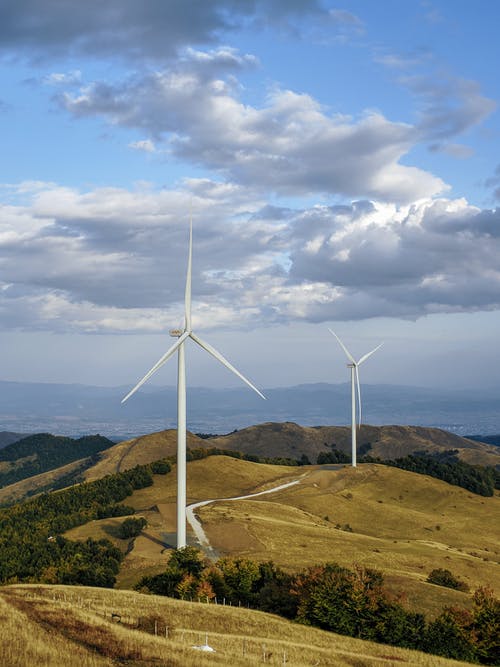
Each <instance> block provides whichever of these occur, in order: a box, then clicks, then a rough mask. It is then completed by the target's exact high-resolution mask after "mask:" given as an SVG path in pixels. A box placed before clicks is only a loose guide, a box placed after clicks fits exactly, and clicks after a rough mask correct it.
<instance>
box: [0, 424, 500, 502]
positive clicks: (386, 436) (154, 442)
mask: <svg viewBox="0 0 500 667" xmlns="http://www.w3.org/2000/svg"><path fill="white" fill-rule="evenodd" d="M50 437H51V438H54V443H55V445H56V446H57V444H58V443H59V439H57V438H56V437H55V436H50ZM26 440H27V441H28V443H29V442H30V440H29V439H26ZM63 440H65V441H66V440H71V439H69V438H68V439H63ZM77 442H79V441H72V443H73V444H70V447H69V450H70V452H71V456H72V458H70V459H68V460H65V463H64V467H61V468H59V469H57V468H56V467H55V465H56V464H55V463H52V464H50V465H49V464H48V463H47V461H45V463H43V467H44V469H45V470H47V472H49V473H50V474H48V475H44V474H43V473H42V472H41V470H40V467H39V466H40V461H39V460H38V459H39V454H36V455H35V451H36V448H34V447H32V448H31V450H29V449H28V450H26V453H25V455H24V458H19V457H17V460H12V461H9V462H2V461H1V459H0V482H1V480H2V475H1V473H2V470H3V472H4V473H8V474H9V475H13V474H14V475H17V476H18V479H20V480H22V479H25V478H28V477H30V481H29V482H26V483H21V484H19V483H16V482H15V481H14V480H15V478H12V477H11V478H10V479H11V481H12V482H13V483H10V484H7V482H8V481H9V478H4V485H5V486H4V488H0V505H2V504H5V503H9V502H15V501H19V500H22V499H23V498H24V497H26V493H27V492H29V494H34V493H37V489H38V490H39V491H46V490H50V489H51V488H54V489H55V488H60V487H61V486H64V485H68V484H71V483H72V478H71V470H76V472H75V477H74V478H73V481H76V479H77V476H82V477H83V479H85V480H87V481H90V480H93V479H99V478H100V477H103V476H104V475H108V474H113V473H115V472H119V471H123V470H127V469H129V468H133V467H134V466H136V465H142V464H146V463H150V462H152V461H155V460H158V459H160V458H162V457H164V456H171V455H174V454H175V452H176V446H177V445H176V442H177V432H176V430H175V429H169V430H165V431H159V432H157V433H151V434H148V435H144V436H141V437H139V438H133V439H131V440H126V441H123V442H120V443H118V444H115V445H113V443H111V442H110V441H107V442H106V443H104V445H106V447H104V448H103V449H102V450H101V451H100V452H97V453H96V454H95V455H94V459H93V460H90V459H88V460H81V461H78V459H79V458H80V457H82V456H84V454H83V453H82V452H81V451H80V454H78V451H77V448H76V447H75V444H74V443H77ZM18 444H19V443H16V445H13V447H16V446H17V445H18ZM333 445H335V448H336V449H338V450H340V451H342V452H345V453H346V454H350V448H351V434H350V429H349V428H348V427H341V426H317V427H310V426H299V425H298V424H294V423H292V422H284V423H275V422H268V423H265V424H259V425H256V426H251V427H248V428H245V429H242V430H240V431H235V432H233V433H230V434H228V435H224V436H217V437H212V438H209V439H202V438H199V437H198V436H196V435H194V434H192V433H188V447H189V448H197V447H218V448H220V449H227V450H233V451H240V452H242V453H244V454H253V455H257V456H261V457H284V458H292V459H299V458H300V457H301V456H302V455H303V454H305V455H306V456H307V457H308V458H309V460H310V461H311V463H315V462H316V460H317V457H318V454H320V453H324V452H329V451H331V450H332V446H333ZM358 445H359V449H360V452H361V453H368V454H370V456H372V457H379V458H381V459H393V458H397V457H403V456H407V455H408V454H411V453H413V452H419V451H427V452H431V453H436V452H443V451H448V450H450V449H453V450H456V451H457V452H458V457H459V459H461V460H462V461H464V462H466V463H469V464H472V465H488V466H499V465H500V448H498V447H495V446H494V445H490V444H485V443H480V442H476V441H473V440H468V439H467V438H461V437H459V436H457V435H454V434H453V433H449V432H447V431H442V430H440V429H434V428H424V427H417V426H367V425H363V426H362V427H361V429H360V432H359V434H358ZM7 449H8V448H7ZM66 449H67V448H66ZM86 456H87V457H88V454H86ZM70 461H71V462H74V466H73V468H71V467H70V468H67V467H66V465H67V463H68V462H70ZM60 465H61V464H60ZM9 471H10V472H9Z"/></svg>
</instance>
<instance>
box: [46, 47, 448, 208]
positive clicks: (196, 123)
mask: <svg viewBox="0 0 500 667" xmlns="http://www.w3.org/2000/svg"><path fill="white" fill-rule="evenodd" d="M249 65H253V61H252V60H251V59H250V58H249V57H247V56H240V55H239V54H237V53H236V52H235V51H233V50H230V51H228V50H227V49H219V50H216V51H213V52H210V53H208V54H205V55H202V54H200V53H199V52H191V53H189V54H186V56H185V59H184V60H183V62H182V63H179V64H178V66H177V67H176V68H171V69H166V70H161V71H158V70H157V71H154V72H149V73H147V74H143V75H140V76H139V75H137V76H135V77H133V78H129V79H127V80H124V81H120V82H118V83H108V82H104V81H97V82H94V83H92V84H89V85H87V86H84V87H82V88H81V90H80V91H79V92H78V93H76V94H70V93H66V94H64V95H63V96H61V97H60V98H59V100H60V104H61V105H62V106H64V108H65V109H66V110H67V111H69V112H70V113H71V114H73V115H74V116H76V117H87V116H98V117H102V118H104V119H106V120H107V122H108V123H110V124H112V125H114V126H123V127H129V128H135V129H140V130H141V131H142V132H147V133H148V134H149V136H150V138H151V139H152V140H153V141H155V142H156V143H160V142H162V141H163V142H165V144H166V146H167V147H168V150H169V151H170V152H171V153H172V154H173V155H175V156H176V157H178V158H181V159H183V160H188V161H190V162H192V163H194V164H198V165H202V166H204V167H206V168H209V169H214V170H216V171H217V172H218V173H219V174H220V175H221V176H222V177H224V178H226V179H227V180H228V181H230V182H238V183H240V184H243V185H247V186H249V187H252V188H265V189H266V190H272V191H275V192H277V193H281V194H293V195H294V196H297V195H303V194H309V193H311V192H323V193H328V194H333V193H337V194H343V195H347V196H349V197H373V198H377V199H388V200H394V201H400V202H405V201H412V200H415V199H418V198H421V197H428V196H432V195H435V194H438V193H440V192H442V191H443V190H445V189H446V188H447V186H446V184H445V183H444V182H443V181H442V180H441V179H439V178H437V177H435V176H433V175H432V174H430V173H428V172H426V171H424V170H422V169H418V168H416V167H411V166H405V165H402V164H400V159H401V158H402V157H403V156H405V155H406V154H407V153H408V151H409V150H410V149H411V148H412V146H413V145H414V143H415V141H416V140H417V136H418V134H417V133H416V130H415V128H414V127H412V126H410V125H407V124H404V123H394V122H391V121H389V120H387V119H386V118H385V117H384V116H383V115H381V114H380V113H375V112H367V113H366V114H364V115H362V116H361V117H359V118H357V119H353V118H350V117H345V116H340V115H332V114H328V113H327V112H326V110H324V109H323V108H322V107H321V106H320V104H319V103H318V102H317V101H316V100H314V99H313V98H312V97H310V96H309V95H305V94H297V93H294V92H292V91H290V90H281V89H275V90H273V91H272V92H271V93H270V94H269V95H268V98H267V100H266V101H265V103H264V104H263V105H262V106H261V107H260V108H259V107H256V106H251V105H249V104H244V103H243V102H242V101H241V100H240V99H239V92H240V91H239V86H238V85H237V81H236V80H235V78H234V76H225V77H224V72H225V71H226V73H227V68H231V69H232V70H235V69H237V68H244V67H247V66H249ZM214 71H217V72H218V74H219V77H218V78H214V76H213V74H214Z"/></svg>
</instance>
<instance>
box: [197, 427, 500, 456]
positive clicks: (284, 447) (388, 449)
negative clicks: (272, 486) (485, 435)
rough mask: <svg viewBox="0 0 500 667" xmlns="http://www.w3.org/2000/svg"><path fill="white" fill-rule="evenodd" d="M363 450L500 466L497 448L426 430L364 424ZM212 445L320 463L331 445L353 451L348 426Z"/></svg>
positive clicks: (238, 436) (251, 435)
mask: <svg viewBox="0 0 500 667" xmlns="http://www.w3.org/2000/svg"><path fill="white" fill-rule="evenodd" d="M357 441H358V447H359V449H360V451H361V452H362V453H369V454H370V456H373V457H379V458H381V459H394V458H399V457H403V456H407V455H408V454H412V453H414V452H418V451H427V452H442V451H446V450H450V449H456V450H458V456H459V458H460V459H461V460H463V461H465V462H466V463H471V464H474V465H499V464H500V452H499V450H498V448H497V447H495V446H493V445H487V444H484V443H480V442H476V441H473V440H468V439H466V438H461V437H460V436H458V435H455V434H454V433H449V432H448V431H443V430H441V429H436V428H426V427H423V426H368V425H363V426H361V428H360V430H359V432H358V436H357ZM208 443H209V444H208V446H213V447H220V448H221V449H233V450H237V451H240V452H244V453H249V454H257V455H258V456H271V457H272V456H283V457H291V458H300V456H301V455H302V454H305V455H306V456H308V457H309V459H310V460H311V462H312V463H315V462H316V459H317V456H318V454H319V453H320V452H324V451H328V450H330V449H331V446H332V445H335V446H336V448H337V449H339V450H341V451H343V452H345V453H347V454H348V453H350V451H351V429H350V428H349V427H347V426H316V427H313V426H299V425H298V424H294V423H292V422H284V423H274V422H269V423H266V424H259V425H257V426H250V427H249V428H245V429H241V430H240V431H235V432H234V433H230V434H228V435H224V436H219V437H215V438H210V439H209V440H208Z"/></svg>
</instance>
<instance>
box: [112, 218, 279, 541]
mask: <svg viewBox="0 0 500 667" xmlns="http://www.w3.org/2000/svg"><path fill="white" fill-rule="evenodd" d="M192 255H193V223H192V221H190V223H189V253H188V267H187V276H186V290H185V296H184V313H185V315H184V329H172V330H171V331H170V335H171V336H172V337H173V338H177V341H176V342H175V343H174V344H173V345H172V347H170V348H169V349H168V350H167V351H166V352H165V354H164V355H163V356H162V357H161V358H160V359H159V360H158V361H157V362H156V364H155V365H154V366H153V368H151V370H149V371H148V372H147V373H146V375H145V376H144V377H143V378H142V380H139V382H138V383H137V384H136V385H135V387H134V388H133V389H132V390H131V391H129V393H128V394H127V395H126V396H125V398H123V399H122V403H124V402H125V401H126V400H127V399H128V398H130V397H131V396H132V394H134V393H135V392H136V391H137V390H138V389H139V387H142V385H143V384H144V383H145V382H146V381H147V380H149V378H150V377H151V376H152V375H153V374H154V373H156V371H157V370H158V369H159V368H161V366H163V364H164V363H166V362H167V361H168V359H170V357H171V356H172V355H173V354H174V352H177V360H178V363H177V548H178V549H180V548H182V547H185V546H186V362H185V351H184V344H185V342H186V341H187V339H188V338H191V340H193V341H194V342H195V343H196V344H197V345H199V346H200V347H201V348H203V349H204V350H205V351H206V352H208V353H209V354H211V355H212V356H213V357H215V358H216V359H217V361H219V362H220V363H221V364H223V365H224V366H225V367H226V368H228V369H229V370H230V371H232V372H233V373H234V374H235V375H237V376H238V377H239V378H240V379H241V380H243V382H246V384H247V385H248V386H249V387H251V389H253V390H254V391H255V392H256V393H257V394H259V396H261V397H262V398H264V399H265V398H266V397H265V396H264V395H263V394H262V393H261V392H260V391H259V390H258V389H257V387H255V386H254V385H253V384H252V383H251V382H250V380H247V378H246V377H244V376H243V375H242V374H241V373H240V372H239V371H238V370H236V368H235V367H234V366H232V365H231V364H230V363H229V361H228V360H227V359H226V358H225V357H223V356H222V354H221V353H220V352H218V351H217V350H216V349H215V348H213V347H212V346H211V345H209V344H208V343H207V342H205V341H204V340H202V339H201V338H200V337H199V336H197V335H196V334H195V333H194V331H193V330H192V326H191V264H192Z"/></svg>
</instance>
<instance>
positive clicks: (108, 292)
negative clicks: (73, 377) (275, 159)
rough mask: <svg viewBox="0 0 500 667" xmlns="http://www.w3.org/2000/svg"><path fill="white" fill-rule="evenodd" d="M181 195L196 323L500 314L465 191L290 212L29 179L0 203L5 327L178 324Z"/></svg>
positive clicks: (232, 193) (499, 259)
mask: <svg viewBox="0 0 500 667" xmlns="http://www.w3.org/2000/svg"><path fill="white" fill-rule="evenodd" d="M24 187H25V186H22V187H21V189H24ZM25 196H26V195H25ZM191 201H192V205H193V216H194V222H195V230H194V233H195V247H194V264H193V268H194V275H193V289H194V292H193V295H194V317H195V320H196V323H197V326H199V327H202V328H203V327H205V328H207V327H208V328H212V327H223V328H233V327H244V328H247V329H248V328H254V327H260V326H266V325H270V324H273V323H289V322H294V321H308V322H323V321H331V320H335V319H363V318H369V317H375V316H380V315H383V316H389V317H403V318H417V317H420V316H422V315H426V314H428V313H436V312H461V311H464V312H469V311H476V310H492V309H498V308H500V297H499V294H500V270H499V269H498V267H499V266H500V231H499V230H500V211H488V210H480V209H478V208H476V207H473V206H470V205H469V204H468V203H467V202H466V201H465V200H463V199H458V200H447V199H436V200H431V199H426V200H421V201H418V202H415V203H414V204H411V205H405V206H397V205H395V204H386V203H381V202H368V201H359V202H355V203H353V204H351V205H344V206H331V207H327V206H313V207H311V208H307V209H302V210H294V209H292V208H288V209H284V208H282V209H276V208H273V207H270V206H269V205H267V206H266V205H264V202H263V201H261V200H260V199H259V198H258V197H257V196H256V195H255V193H253V194H252V193H251V192H249V191H248V190H246V189H245V188H241V187H239V186H236V185H231V184H228V183H215V182H212V181H208V180H194V179H193V180H191V181H188V182H186V183H185V186H184V188H183V189H178V190H154V189H153V188H152V187H151V186H147V185H145V186H143V187H139V188H138V189H136V190H134V191H127V190H123V189H118V188H113V189H112V188H102V189H97V190H92V191H88V192H83V193H81V192H78V191H76V190H72V189H69V188H62V187H57V186H54V185H47V186H46V188H45V189H43V188H42V185H41V184H37V185H36V187H34V188H33V190H32V192H31V195H30V199H29V201H26V202H25V203H24V205H21V204H19V205H11V204H10V205H8V206H7V205H6V206H4V207H3V208H2V209H1V210H0V220H1V224H0V256H1V259H0V271H1V275H2V283H1V289H0V313H1V320H2V323H3V326H4V327H8V328H9V327H10V328H16V327H18V328H24V329H48V330H55V331H65V330H70V331H82V332H119V333H123V332H132V331H143V332H162V331H167V330H168V329H169V328H171V327H172V326H178V325H179V324H180V323H181V321H182V313H183V306H182V299H183V292H184V280H185V256H186V249H187V220H188V217H189V206H190V202H191Z"/></svg>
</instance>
